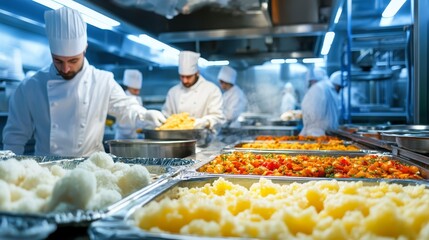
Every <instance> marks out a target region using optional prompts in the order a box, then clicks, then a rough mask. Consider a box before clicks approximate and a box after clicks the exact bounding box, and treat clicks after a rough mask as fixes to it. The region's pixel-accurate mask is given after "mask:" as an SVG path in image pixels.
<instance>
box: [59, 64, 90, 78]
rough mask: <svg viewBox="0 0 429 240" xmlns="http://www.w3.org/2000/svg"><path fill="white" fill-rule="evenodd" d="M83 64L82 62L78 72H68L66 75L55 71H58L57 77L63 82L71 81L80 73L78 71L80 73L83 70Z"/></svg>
mask: <svg viewBox="0 0 429 240" xmlns="http://www.w3.org/2000/svg"><path fill="white" fill-rule="evenodd" d="M83 64H84V62H82V66H80V68H79V70H77V71H70V72H68V73H64V72H62V71H60V70H58V69H57V71H58V75H60V76H61V77H62V78H63V79H64V80H71V79H73V78H74V77H75V76H76V75H77V74H78V73H80V71H82V69H83Z"/></svg>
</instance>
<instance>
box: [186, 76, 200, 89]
mask: <svg viewBox="0 0 429 240" xmlns="http://www.w3.org/2000/svg"><path fill="white" fill-rule="evenodd" d="M194 77H195V82H192V83H186V84H184V83H183V82H182V84H183V86H184V87H186V88H190V87H192V86H194V85H195V83H197V82H198V79H199V78H200V75H199V74H195V75H194Z"/></svg>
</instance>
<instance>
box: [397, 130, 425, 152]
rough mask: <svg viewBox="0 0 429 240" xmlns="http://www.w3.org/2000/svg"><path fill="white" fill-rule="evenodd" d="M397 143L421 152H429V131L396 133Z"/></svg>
mask: <svg viewBox="0 0 429 240" xmlns="http://www.w3.org/2000/svg"><path fill="white" fill-rule="evenodd" d="M396 143H397V144H398V146H399V147H401V148H406V149H408V150H411V151H415V152H419V153H425V154H426V153H429V133H418V134H417V133H416V134H412V133H410V134H403V135H396Z"/></svg>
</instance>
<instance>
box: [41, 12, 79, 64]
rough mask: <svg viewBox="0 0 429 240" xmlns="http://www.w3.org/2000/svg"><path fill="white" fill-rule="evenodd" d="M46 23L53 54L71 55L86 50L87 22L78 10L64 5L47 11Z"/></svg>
mask: <svg viewBox="0 0 429 240" xmlns="http://www.w3.org/2000/svg"><path fill="white" fill-rule="evenodd" d="M45 25H46V34H47V36H48V40H49V47H50V49H51V53H52V54H55V55H58V56H64V57H71V56H76V55H78V54H80V53H82V52H84V51H85V48H86V46H87V36H86V23H85V21H83V19H82V16H81V15H80V13H79V12H78V11H77V10H74V9H71V8H67V7H62V8H60V9H57V10H49V11H46V12H45Z"/></svg>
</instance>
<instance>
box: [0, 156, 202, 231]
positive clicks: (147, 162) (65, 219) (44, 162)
mask: <svg viewBox="0 0 429 240" xmlns="http://www.w3.org/2000/svg"><path fill="white" fill-rule="evenodd" d="M8 158H9V157H0V161H1V160H6V159H8ZM12 158H15V159H17V160H19V161H20V160H24V159H34V160H36V161H37V162H38V163H39V164H40V165H41V166H52V165H58V166H61V167H62V168H64V169H74V168H75V167H76V166H77V165H78V164H80V163H81V162H83V161H85V160H86V159H87V158H83V157H77V158H69V157H60V156H58V157H51V156H22V155H18V156H13V157H12ZM112 158H113V160H114V162H123V163H127V164H139V165H143V166H145V167H146V168H147V170H148V171H149V173H150V174H151V176H152V179H153V182H152V183H151V184H150V185H148V186H146V187H145V188H143V189H141V190H139V191H137V192H134V193H132V194H130V195H128V196H126V197H125V198H123V199H122V200H120V201H118V202H116V203H114V204H112V205H110V206H108V207H106V208H104V209H99V210H77V211H68V212H55V213H54V212H52V213H40V214H25V213H13V212H6V211H0V216H4V215H7V216H9V218H10V219H15V220H14V221H16V219H18V220H19V219H20V221H26V219H32V218H33V219H41V220H43V221H45V220H47V221H48V222H49V223H53V224H58V225H61V226H88V225H89V223H90V222H92V221H94V220H97V219H100V218H102V217H105V216H107V215H110V214H113V213H114V212H116V211H119V210H120V209H122V208H123V207H125V206H127V205H128V204H130V203H131V202H132V201H134V200H135V199H137V198H140V197H141V196H143V195H145V193H146V192H147V191H149V190H150V189H152V188H153V187H156V186H157V185H158V184H160V183H162V182H163V181H166V180H167V179H168V178H170V177H172V176H175V175H177V174H179V173H180V172H181V171H183V170H184V168H185V167H187V166H190V165H193V164H194V163H195V161H194V160H190V159H181V158H122V157H112ZM11 217H13V218H11ZM0 234H1V232H0Z"/></svg>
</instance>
